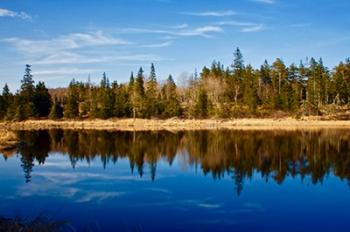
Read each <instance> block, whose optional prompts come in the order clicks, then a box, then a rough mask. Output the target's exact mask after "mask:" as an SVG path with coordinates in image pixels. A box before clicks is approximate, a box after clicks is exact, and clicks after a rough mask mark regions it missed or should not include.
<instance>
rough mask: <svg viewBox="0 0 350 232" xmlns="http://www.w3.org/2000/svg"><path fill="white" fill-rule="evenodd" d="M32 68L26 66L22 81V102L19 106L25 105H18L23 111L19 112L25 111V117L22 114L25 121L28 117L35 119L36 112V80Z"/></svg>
mask: <svg viewBox="0 0 350 232" xmlns="http://www.w3.org/2000/svg"><path fill="white" fill-rule="evenodd" d="M31 73H32V70H31V66H30V65H28V64H27V65H26V68H25V72H24V76H23V79H22V81H21V83H22V84H21V90H20V101H19V104H23V105H22V106H20V105H18V107H21V109H18V110H17V111H20V112H22V111H24V112H23V115H22V113H21V116H23V119H26V118H28V117H33V116H34V115H35V112H36V108H35V104H34V94H35V87H34V80H33V75H32V74H31Z"/></svg>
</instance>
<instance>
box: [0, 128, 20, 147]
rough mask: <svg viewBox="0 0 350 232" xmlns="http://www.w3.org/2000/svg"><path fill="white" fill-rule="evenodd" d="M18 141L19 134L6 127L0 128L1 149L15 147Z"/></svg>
mask: <svg viewBox="0 0 350 232" xmlns="http://www.w3.org/2000/svg"><path fill="white" fill-rule="evenodd" d="M17 143H18V138H17V135H16V134H15V133H14V132H12V131H8V130H5V129H0V151H2V150H9V149H12V148H14V147H15V146H16V145H17Z"/></svg>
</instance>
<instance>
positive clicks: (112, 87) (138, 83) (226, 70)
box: [0, 48, 350, 121]
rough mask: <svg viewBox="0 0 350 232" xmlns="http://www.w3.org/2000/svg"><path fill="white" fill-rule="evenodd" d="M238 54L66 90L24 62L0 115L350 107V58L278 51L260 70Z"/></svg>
mask: <svg viewBox="0 0 350 232" xmlns="http://www.w3.org/2000/svg"><path fill="white" fill-rule="evenodd" d="M233 55H234V56H233V62H232V64H231V65H230V66H228V67H225V66H224V65H222V64H221V63H220V62H216V61H214V62H213V63H212V65H211V67H210V68H209V67H203V69H202V70H201V72H200V73H199V74H198V73H197V71H196V72H195V73H194V74H193V75H191V77H190V78H188V80H186V84H184V85H181V86H178V85H177V84H176V82H175V81H174V79H173V77H172V76H171V75H169V77H168V78H167V79H166V80H165V81H159V80H158V78H159V77H157V75H156V70H155V66H154V64H151V68H150V71H149V73H147V74H145V72H144V70H143V68H142V67H141V68H140V69H139V71H138V72H137V74H136V75H135V76H134V74H133V73H131V76H130V81H129V82H128V83H118V82H117V81H111V80H110V79H109V77H107V75H106V73H103V75H102V78H101V81H100V83H99V84H93V83H91V82H90V81H87V82H81V81H76V80H75V79H73V80H72V81H71V82H70V83H69V86H68V87H67V88H63V93H61V94H57V93H56V92H57V91H54V90H49V89H48V88H47V87H46V86H45V83H44V82H38V83H37V84H35V82H34V79H33V75H32V69H31V66H30V65H26V67H25V73H24V76H23V79H22V80H21V87H20V89H19V90H18V91H17V92H15V93H12V92H11V91H10V90H9V87H8V85H7V84H5V86H4V88H3V91H2V94H1V95H0V119H1V120H16V121H23V120H26V119H36V118H40V119H41V118H50V119H54V120H57V119H89V118H90V119H94V118H101V119H108V118H160V119H163V118H173V117H179V118H201V119H203V118H243V117H257V118H259V117H270V116H271V115H288V116H294V117H301V116H308V115H327V114H331V113H336V112H337V111H339V110H341V109H348V108H349V103H350V59H346V60H345V61H344V62H340V63H339V64H338V65H337V66H336V67H334V68H333V69H329V68H327V67H325V65H324V64H323V61H322V59H319V60H316V59H314V58H310V59H307V60H306V61H301V62H300V64H298V65H296V64H294V63H292V64H291V65H289V66H287V65H286V64H285V63H284V62H283V60H281V59H279V58H278V59H276V60H275V61H274V62H273V63H272V64H271V65H270V64H269V63H268V62H267V61H265V62H264V63H263V64H262V65H261V67H260V68H259V69H255V68H253V67H252V66H251V65H249V64H248V65H245V62H244V59H243V55H242V53H241V51H240V49H239V48H237V49H236V50H235V51H234V53H233ZM61 92H62V91H61Z"/></svg>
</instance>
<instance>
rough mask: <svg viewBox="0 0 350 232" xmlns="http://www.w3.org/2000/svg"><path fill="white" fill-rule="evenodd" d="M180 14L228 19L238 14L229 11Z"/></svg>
mask: <svg viewBox="0 0 350 232" xmlns="http://www.w3.org/2000/svg"><path fill="white" fill-rule="evenodd" d="M180 14H183V15H191V16H212V17H226V16H232V15H235V14H236V12H234V11H232V10H228V11H203V12H181V13H180Z"/></svg>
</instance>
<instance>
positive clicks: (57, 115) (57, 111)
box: [49, 99, 63, 120]
mask: <svg viewBox="0 0 350 232" xmlns="http://www.w3.org/2000/svg"><path fill="white" fill-rule="evenodd" d="M49 118H50V119H53V120H57V119H61V118H63V107H62V105H61V103H60V102H59V101H58V99H55V100H54V102H53V104H52V107H51V110H50V114H49Z"/></svg>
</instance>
